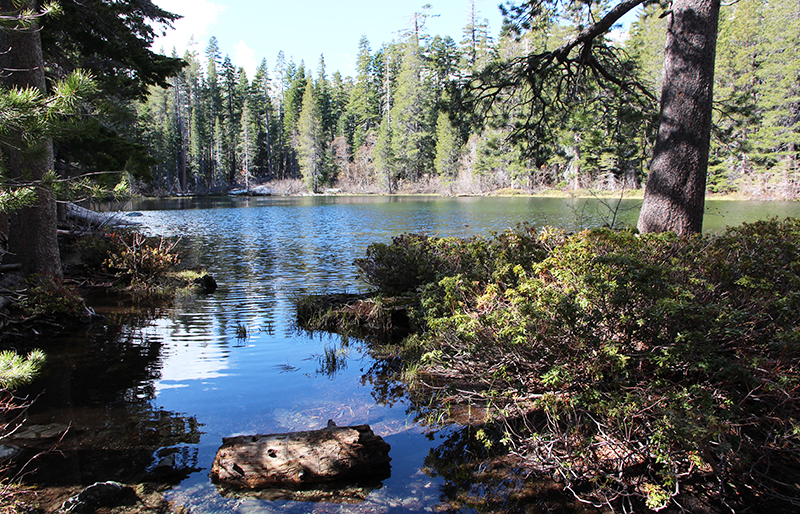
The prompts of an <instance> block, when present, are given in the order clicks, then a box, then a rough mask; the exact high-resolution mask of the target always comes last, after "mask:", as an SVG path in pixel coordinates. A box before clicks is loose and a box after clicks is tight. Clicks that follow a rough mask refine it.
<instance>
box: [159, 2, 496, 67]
mask: <svg viewBox="0 0 800 514" xmlns="http://www.w3.org/2000/svg"><path fill="white" fill-rule="evenodd" d="M154 3H156V5H158V6H159V7H161V8H163V9H166V10H168V11H170V12H174V13H176V14H180V15H182V16H184V18H183V19H182V20H179V21H178V22H177V23H176V24H175V30H172V31H169V33H168V34H167V36H166V37H162V38H159V39H158V40H157V41H156V43H155V44H154V45H153V46H154V49H155V50H157V51H158V50H160V49H162V48H163V49H164V51H165V53H166V54H168V55H169V54H171V52H172V49H173V47H174V48H175V49H176V50H177V51H178V54H179V55H181V56H182V55H183V54H184V52H185V51H186V49H187V48H188V47H189V42H190V40H191V38H192V37H194V40H195V41H196V44H195V47H194V49H195V51H197V52H198V54H199V55H200V56H201V57H202V58H204V57H205V49H206V46H207V45H208V40H209V38H210V37H211V36H215V37H216V38H217V40H218V41H219V46H220V50H221V52H222V56H223V57H224V56H225V55H228V56H230V58H231V60H232V61H233V62H234V64H235V65H237V66H242V67H244V68H245V70H247V75H248V77H249V78H251V79H252V77H253V71H254V70H255V68H256V66H258V64H259V63H260V62H261V59H262V58H266V59H267V64H268V65H269V68H270V71H271V70H272V68H273V66H274V65H275V60H276V56H277V55H278V51H280V50H283V52H284V53H285V54H286V57H287V59H288V58H289V57H292V58H293V59H294V61H295V63H298V64H299V63H300V61H301V60H304V61H305V63H306V67H307V68H310V69H311V70H313V71H314V72H315V73H316V70H317V65H318V63H319V56H320V54H323V55H324V56H325V67H326V71H327V73H328V76H330V75H331V74H333V72H334V71H337V70H338V71H340V72H341V73H342V75H344V76H347V75H350V76H352V75H354V74H355V72H354V70H355V61H356V56H357V54H358V42H359V40H360V39H361V36H362V34H363V35H366V36H367V39H368V40H369V42H370V46H371V48H372V51H373V52H374V51H375V50H377V49H378V48H379V47H380V46H381V44H382V43H384V42H388V41H391V40H392V39H394V38H395V37H396V36H397V33H398V32H399V31H402V30H404V29H407V28H409V27H410V26H411V24H412V20H413V15H414V12H415V11H416V12H421V11H422V6H423V5H424V4H425V3H427V2H426V1H425V0H395V1H390V2H382V1H375V0H349V1H340V2H335V1H330V0H328V1H321V0H300V1H298V0H295V1H291V0H278V1H275V0H268V1H256V0H154ZM499 3H500V0H476V2H475V4H476V7H477V9H478V13H479V16H480V17H481V18H487V19H488V20H489V26H490V30H491V33H492V35H493V36H497V34H498V33H499V31H500V25H501V22H502V19H501V16H500V13H499V11H498V9H497V6H498V4H499ZM430 4H431V6H432V9H431V10H430V13H431V14H433V15H436V16H435V17H431V18H429V20H428V22H427V26H428V32H429V33H430V34H432V35H436V34H439V35H442V36H446V35H449V36H451V37H452V38H453V39H454V40H455V41H456V42H458V41H459V40H460V39H461V37H462V36H461V30H462V28H463V27H464V26H465V25H466V24H467V20H468V12H469V6H470V1H469V0H431V1H430Z"/></svg>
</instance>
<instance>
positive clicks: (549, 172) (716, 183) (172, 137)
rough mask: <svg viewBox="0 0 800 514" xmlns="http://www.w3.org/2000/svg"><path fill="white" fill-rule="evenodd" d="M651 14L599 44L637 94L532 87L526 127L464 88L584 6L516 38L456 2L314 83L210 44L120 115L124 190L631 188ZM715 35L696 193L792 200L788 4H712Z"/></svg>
mask: <svg viewBox="0 0 800 514" xmlns="http://www.w3.org/2000/svg"><path fill="white" fill-rule="evenodd" d="M664 12H665V9H664V7H662V6H660V5H658V4H650V5H648V6H646V7H644V8H642V9H640V10H639V11H638V13H637V16H636V19H635V21H634V22H633V23H632V25H631V27H630V31H629V35H628V37H627V39H625V40H624V42H615V41H611V40H609V39H607V36H606V39H604V40H603V43H605V44H608V45H609V46H615V47H617V48H620V47H621V48H622V50H623V52H621V53H620V54H619V55H622V56H623V57H621V58H620V59H621V61H620V62H618V63H617V65H616V67H615V69H616V70H617V72H618V73H619V74H620V75H624V76H625V80H626V81H627V82H631V81H632V82H635V83H636V84H639V85H640V90H639V92H638V94H632V93H631V92H630V90H629V89H625V88H622V87H620V88H617V89H616V90H615V88H614V87H611V88H609V87H599V86H598V85H597V82H596V81H594V80H593V77H591V76H589V75H590V73H589V72H588V71H586V72H584V75H586V76H583V77H581V76H578V77H577V78H576V77H570V78H571V79H575V80H570V81H564V80H549V81H545V82H544V83H543V84H541V85H538V86H537V87H536V91H535V93H536V100H537V101H539V102H540V103H539V104H538V105H539V106H540V107H535V108H534V109H533V110H534V111H535V116H536V117H537V118H538V120H537V122H536V125H535V126H536V129H535V130H530V126H531V124H530V121H531V120H530V119H529V118H530V116H531V110H530V109H526V107H529V106H530V105H531V102H532V101H533V100H532V90H531V86H528V87H517V88H515V89H514V90H513V91H512V92H510V93H504V94H503V95H502V96H491V95H485V94H484V95H483V97H481V95H476V94H475V91H480V87H479V86H480V77H481V74H485V73H491V72H492V71H493V70H495V71H496V70H502V69H503V66H504V64H505V63H511V62H514V61H515V60H517V61H518V60H520V59H522V58H523V57H524V56H527V55H530V54H532V53H536V52H537V51H542V52H543V51H546V50H548V49H552V48H555V47H558V46H559V45H561V44H562V43H563V42H564V41H565V40H566V38H567V37H568V36H569V35H570V34H574V32H575V28H576V27H580V26H582V25H583V24H585V23H587V22H588V20H590V19H591V18H590V16H591V11H590V10H589V9H586V8H581V7H580V6H578V7H576V8H574V9H572V10H561V11H558V12H553V13H552V14H551V15H550V16H540V17H539V19H537V23H536V24H535V25H534V26H531V27H526V30H514V29H515V27H513V26H511V24H508V25H507V26H505V27H503V29H502V30H501V31H500V36H499V37H497V38H494V37H492V35H491V29H490V27H489V26H488V22H487V20H486V19H483V18H481V17H480V15H479V13H477V12H476V10H475V8H474V4H473V9H472V10H471V14H470V15H469V17H468V19H467V20H466V24H465V26H464V28H463V30H462V33H461V34H460V35H458V40H455V39H453V38H452V37H450V36H441V35H431V34H429V33H428V32H427V31H426V28H425V27H426V24H425V20H426V18H427V17H428V16H429V15H430V6H425V7H424V8H423V9H421V11H420V12H418V13H415V14H414V16H413V18H412V19H413V23H412V27H411V28H408V29H406V30H401V31H400V32H399V33H398V34H399V35H398V37H397V38H396V39H394V40H392V41H390V42H385V43H382V44H381V45H380V47H378V48H376V49H374V48H373V47H372V44H371V42H370V41H368V40H367V38H366V37H362V38H361V40H360V42H359V45H358V57H357V69H356V73H355V77H350V76H342V74H341V73H340V72H338V71H333V72H331V71H329V70H328V69H326V66H325V60H324V56H323V55H320V58H319V62H318V63H315V68H314V67H313V66H312V65H310V64H308V63H305V62H300V63H296V62H294V61H293V59H292V58H290V57H287V56H286V54H285V53H284V52H280V53H279V54H278V55H277V56H276V58H275V59H274V61H272V62H271V63H269V62H268V61H267V60H266V59H263V60H262V61H261V64H260V66H259V67H258V69H257V71H256V73H255V76H254V77H248V76H247V74H246V73H245V71H244V69H242V68H238V69H237V68H236V67H235V66H234V65H233V64H232V61H231V59H230V58H229V57H228V56H224V57H223V56H222V55H221V53H220V50H219V44H218V41H217V39H216V38H214V37H211V38H210V40H209V41H208V43H207V45H206V47H205V51H204V53H203V54H202V55H201V54H199V53H198V52H197V51H189V52H187V53H186V54H185V55H184V56H182V57H183V60H184V61H185V63H186V66H185V67H184V68H183V69H182V70H181V71H180V73H179V74H178V75H177V76H175V77H173V78H171V79H170V84H169V85H168V87H163V86H159V85H155V86H152V87H151V88H150V91H149V94H148V95H147V98H146V100H144V101H140V102H137V103H135V104H134V105H131V106H130V108H131V109H134V108H135V109H136V113H135V116H136V120H137V123H136V124H135V127H136V128H135V133H134V134H131V136H132V137H133V138H135V139H136V140H137V143H138V144H140V145H142V147H143V148H147V149H148V152H149V158H150V159H147V160H146V161H143V162H147V163H148V166H146V167H145V166H140V167H139V168H138V171H139V173H138V178H139V180H138V181H137V185H138V190H139V191H140V192H142V193H150V194H165V193H196V194H207V193H214V192H221V191H225V190H227V189H229V188H230V187H244V188H248V189H249V188H250V187H251V185H252V184H254V183H270V184H271V186H272V187H273V191H274V192H280V193H295V194H296V193H304V192H313V193H321V192H325V191H330V190H338V191H343V192H349V193H390V194H391V193H398V192H400V193H440V194H485V193H491V192H497V191H505V190H519V191H522V192H526V193H531V192H537V191H542V190H545V189H587V188H588V189H601V190H623V189H624V190H631V189H637V188H640V187H641V186H642V183H643V181H644V180H645V179H646V177H647V172H648V164H649V161H650V158H651V156H650V152H651V151H652V147H653V141H654V138H655V126H656V121H657V118H658V105H659V102H658V100H659V96H660V87H661V84H660V82H661V75H662V69H663V62H664V60H663V55H664V34H665V27H666V20H665V17H664V16H663V14H664ZM719 27H720V28H719V36H718V43H717V58H716V71H715V84H714V101H715V105H714V124H713V129H712V147H711V153H710V159H709V170H708V181H707V184H708V186H707V187H708V190H709V192H712V193H739V194H742V195H745V196H747V197H750V198H795V197H796V196H797V193H798V188H799V187H800V182H799V181H798V169H797V160H798V143H799V142H800V140H799V139H798V132H799V131H800V97H798V95H800V55H798V54H797V52H796V51H795V50H794V49H795V48H797V46H798V43H800V41H798V39H800V16H799V15H798V7H797V5H796V3H791V2H787V1H786V0H777V1H770V2H767V1H765V0H742V1H739V2H735V3H733V4H732V5H726V6H723V9H722V12H721V18H720V25H719ZM172 57H173V58H175V57H179V56H177V55H173V56H172ZM580 73H581V71H580V70H579V71H578V74H579V75H580ZM561 78H563V77H561ZM496 79H497V75H495V76H494V83H497V80H496ZM487 82H489V83H492V81H491V80H488V81H487ZM620 83H622V81H620ZM476 84H477V85H478V87H476ZM612 84H613V83H612ZM484 93H485V91H484ZM487 96H489V97H490V98H489V100H488V101H487ZM523 127H524V130H523ZM128 169H129V171H134V172H135V171H136V170H137V168H135V167H130V168H128ZM134 174H135V173H134Z"/></svg>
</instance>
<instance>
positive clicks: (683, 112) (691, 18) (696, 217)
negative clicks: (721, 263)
mask: <svg viewBox="0 0 800 514" xmlns="http://www.w3.org/2000/svg"><path fill="white" fill-rule="evenodd" d="M719 8H720V0H673V2H672V11H671V12H670V14H669V16H670V20H669V24H668V26H667V43H666V50H665V56H664V85H663V89H662V92H661V116H660V119H659V126H658V138H657V140H656V144H655V148H654V150H653V161H652V163H651V166H650V174H649V176H648V179H647V187H646V189H645V197H644V203H643V204H642V211H641V214H640V215H639V223H638V227H639V230H640V231H642V232H666V231H673V232H676V233H678V234H680V235H688V234H691V233H696V232H700V231H701V230H702V228H703V210H704V208H705V190H706V172H707V168H708V151H709V144H710V134H711V100H712V86H713V83H714V56H715V53H716V44H717V25H718V20H719Z"/></svg>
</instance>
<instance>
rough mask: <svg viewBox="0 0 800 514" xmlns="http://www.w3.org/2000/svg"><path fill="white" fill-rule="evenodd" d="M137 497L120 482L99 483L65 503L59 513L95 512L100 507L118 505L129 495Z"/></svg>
mask: <svg viewBox="0 0 800 514" xmlns="http://www.w3.org/2000/svg"><path fill="white" fill-rule="evenodd" d="M131 494H132V495H135V493H134V492H133V489H131V488H130V487H128V486H125V485H123V484H120V483H119V482H110V481H109V482H97V483H94V484H92V485H90V486H89V487H87V488H86V489H84V490H83V491H81V492H80V493H78V494H76V495H75V496H73V497H71V498H69V499H68V500H67V501H65V502H64V503H63V504H62V505H61V508H60V509H59V512H62V513H69V514H73V513H76V514H77V513H83V512H94V511H95V510H96V509H97V508H98V507H105V506H110V505H114V504H117V502H119V501H120V500H121V499H123V498H124V497H126V496H128V495H131Z"/></svg>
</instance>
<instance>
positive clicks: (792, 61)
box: [753, 0, 800, 197]
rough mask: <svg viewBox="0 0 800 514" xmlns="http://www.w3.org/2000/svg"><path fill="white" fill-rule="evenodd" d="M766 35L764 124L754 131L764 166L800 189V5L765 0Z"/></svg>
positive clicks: (788, 189) (788, 188) (761, 98)
mask: <svg viewBox="0 0 800 514" xmlns="http://www.w3.org/2000/svg"><path fill="white" fill-rule="evenodd" d="M763 20H764V26H763V27H761V28H762V30H763V34H765V36H766V38H765V39H766V40H765V41H764V42H763V46H762V60H761V62H760V65H759V66H758V69H757V71H756V75H757V77H758V84H759V86H758V88H757V91H758V111H759V115H760V117H761V125H760V126H759V128H758V131H757V132H756V133H755V134H754V135H753V139H754V145H755V147H756V153H757V157H756V158H757V159H758V161H759V164H760V166H761V167H762V169H763V170H764V171H769V172H770V173H772V174H775V175H776V176H778V177H780V178H779V181H780V182H781V187H782V189H783V194H786V195H787V196H790V197H794V196H795V195H796V194H797V193H798V191H800V170H799V169H798V158H800V155H799V153H800V56H798V53H797V48H798V46H800V5H798V4H797V3H796V2H792V1H789V0H774V1H769V2H765V3H764V17H763Z"/></svg>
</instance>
